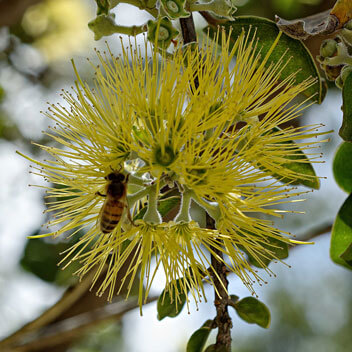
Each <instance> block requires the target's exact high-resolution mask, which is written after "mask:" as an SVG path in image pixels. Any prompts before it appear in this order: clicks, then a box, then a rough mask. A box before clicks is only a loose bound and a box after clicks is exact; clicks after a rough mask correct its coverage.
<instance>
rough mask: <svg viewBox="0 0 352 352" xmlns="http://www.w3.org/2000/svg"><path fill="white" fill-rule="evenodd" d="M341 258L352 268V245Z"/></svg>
mask: <svg viewBox="0 0 352 352" xmlns="http://www.w3.org/2000/svg"><path fill="white" fill-rule="evenodd" d="M340 258H341V259H343V260H344V261H345V262H346V263H347V264H348V265H350V266H351V267H352V243H351V244H350V245H349V246H348V248H347V249H346V250H345V251H344V252H343V253H342V254H341V255H340Z"/></svg>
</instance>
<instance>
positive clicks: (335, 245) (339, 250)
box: [330, 193, 352, 269]
mask: <svg viewBox="0 0 352 352" xmlns="http://www.w3.org/2000/svg"><path fill="white" fill-rule="evenodd" d="M351 244H352V193H351V194H350V195H349V196H348V198H347V199H346V200H345V202H344V203H343V205H342V207H341V208H340V210H339V212H338V214H337V217H336V219H335V223H334V225H333V227H332V234H331V244H330V257H331V259H332V260H333V261H334V262H335V263H336V264H340V265H343V266H345V267H346V268H349V269H352V265H351V263H350V261H349V260H347V261H346V260H345V259H344V258H349V257H350V254H351V253H350V251H351Z"/></svg>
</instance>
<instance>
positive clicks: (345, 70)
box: [340, 65, 352, 83]
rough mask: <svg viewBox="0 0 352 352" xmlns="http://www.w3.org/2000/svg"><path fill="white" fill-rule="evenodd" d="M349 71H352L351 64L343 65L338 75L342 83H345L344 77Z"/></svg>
mask: <svg viewBox="0 0 352 352" xmlns="http://www.w3.org/2000/svg"><path fill="white" fill-rule="evenodd" d="M351 72H352V66H349V65H345V66H344V67H343V68H342V70H341V74H340V77H341V79H342V82H343V83H345V81H346V78H347V77H348V75H349V74H350V73H351Z"/></svg>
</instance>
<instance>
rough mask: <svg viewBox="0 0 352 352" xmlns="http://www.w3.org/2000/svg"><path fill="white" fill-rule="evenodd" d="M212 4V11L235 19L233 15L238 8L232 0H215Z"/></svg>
mask: <svg viewBox="0 0 352 352" xmlns="http://www.w3.org/2000/svg"><path fill="white" fill-rule="evenodd" d="M211 5H212V7H211V11H212V12H214V13H215V14H216V15H218V16H222V17H226V18H228V19H230V20H231V19H233V17H232V16H233V15H234V13H235V12H236V11H237V8H236V7H235V6H234V4H233V3H232V1H231V0H213V1H212V2H211Z"/></svg>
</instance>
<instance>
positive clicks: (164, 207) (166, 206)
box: [133, 196, 181, 220]
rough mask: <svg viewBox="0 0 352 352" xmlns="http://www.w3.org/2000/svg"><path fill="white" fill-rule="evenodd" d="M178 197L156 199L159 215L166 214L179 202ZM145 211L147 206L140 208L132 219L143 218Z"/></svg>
mask: <svg viewBox="0 0 352 352" xmlns="http://www.w3.org/2000/svg"><path fill="white" fill-rule="evenodd" d="M180 199H181V198H180V197H178V196H172V197H169V198H165V199H160V200H159V201H158V211H159V213H160V215H161V216H165V215H167V213H168V212H169V211H171V210H173V209H174V208H175V207H176V206H177V205H178V204H179V203H180ZM146 211H147V207H144V208H142V209H141V210H140V211H139V213H138V214H136V216H135V217H134V218H133V220H138V219H143V216H144V214H145V212H146Z"/></svg>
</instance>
